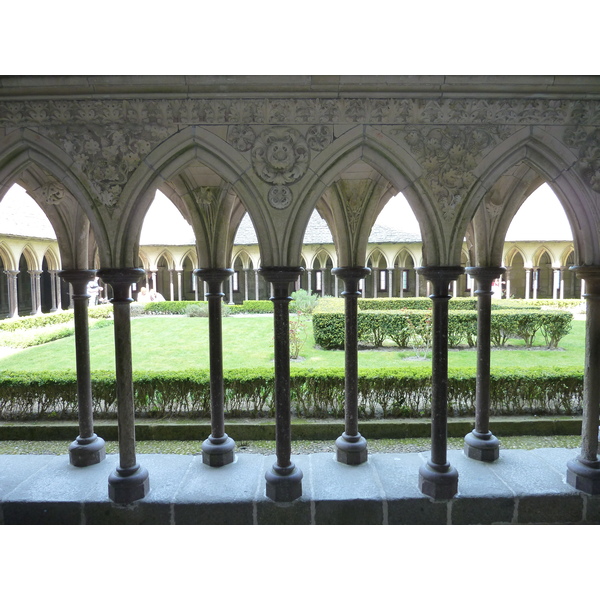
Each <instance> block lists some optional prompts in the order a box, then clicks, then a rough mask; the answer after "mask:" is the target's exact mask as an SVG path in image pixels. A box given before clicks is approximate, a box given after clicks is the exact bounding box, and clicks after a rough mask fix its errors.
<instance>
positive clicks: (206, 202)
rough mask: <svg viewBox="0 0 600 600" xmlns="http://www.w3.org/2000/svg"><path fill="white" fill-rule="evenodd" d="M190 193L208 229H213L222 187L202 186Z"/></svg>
mask: <svg viewBox="0 0 600 600" xmlns="http://www.w3.org/2000/svg"><path fill="white" fill-rule="evenodd" d="M188 194H189V196H191V198H192V199H193V200H194V202H195V203H196V204H197V205H198V207H199V209H200V214H201V215H202V217H203V219H204V221H205V223H206V226H207V229H208V231H213V230H214V227H215V223H216V214H217V205H218V200H219V196H220V194H221V188H220V187H218V186H200V187H197V188H195V189H193V190H191V191H190V192H188ZM184 195H187V194H184Z"/></svg>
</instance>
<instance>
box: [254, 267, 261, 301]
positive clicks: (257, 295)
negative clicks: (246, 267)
mask: <svg viewBox="0 0 600 600" xmlns="http://www.w3.org/2000/svg"><path fill="white" fill-rule="evenodd" d="M259 283H260V282H259V280H258V269H254V298H255V300H260V285H259Z"/></svg>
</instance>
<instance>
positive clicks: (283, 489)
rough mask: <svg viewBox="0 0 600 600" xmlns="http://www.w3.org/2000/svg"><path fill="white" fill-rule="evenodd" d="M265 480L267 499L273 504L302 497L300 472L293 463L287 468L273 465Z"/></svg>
mask: <svg viewBox="0 0 600 600" xmlns="http://www.w3.org/2000/svg"><path fill="white" fill-rule="evenodd" d="M265 479H266V480H267V491H266V495H267V498H269V499H271V500H273V501H274V502H292V501H294V500H297V499H298V498H300V496H302V471H301V470H300V469H298V468H297V467H296V466H295V465H294V463H291V464H290V466H289V467H279V466H277V465H276V464H275V465H273V467H272V468H271V470H270V471H267V472H266V474H265Z"/></svg>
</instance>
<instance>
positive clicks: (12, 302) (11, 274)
mask: <svg viewBox="0 0 600 600" xmlns="http://www.w3.org/2000/svg"><path fill="white" fill-rule="evenodd" d="M19 272H20V271H4V273H5V274H6V279H7V282H8V318H9V319H15V318H16V317H18V316H19V294H18V291H17V290H18V287H17V275H18V274H19Z"/></svg>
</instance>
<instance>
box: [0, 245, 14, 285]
mask: <svg viewBox="0 0 600 600" xmlns="http://www.w3.org/2000/svg"><path fill="white" fill-rule="evenodd" d="M0 260H1V261H2V264H3V268H2V270H3V271H14V270H16V268H17V264H18V261H17V260H16V258H15V256H14V254H13V253H12V251H11V249H10V247H9V246H7V245H6V244H5V243H4V241H0ZM1 276H2V271H0V277H1Z"/></svg>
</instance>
